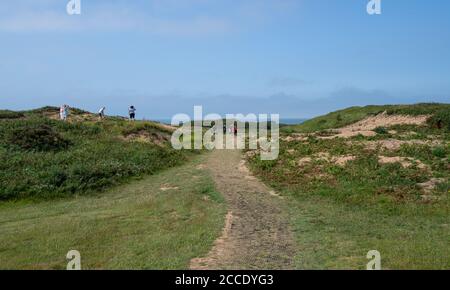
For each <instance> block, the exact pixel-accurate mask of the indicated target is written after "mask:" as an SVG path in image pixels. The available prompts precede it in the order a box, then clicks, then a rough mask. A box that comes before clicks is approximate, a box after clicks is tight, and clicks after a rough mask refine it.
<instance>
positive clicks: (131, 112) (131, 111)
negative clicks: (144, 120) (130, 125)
mask: <svg viewBox="0 0 450 290" xmlns="http://www.w3.org/2000/svg"><path fill="white" fill-rule="evenodd" d="M128 114H129V115H130V120H132V121H134V120H135V118H136V108H135V107H134V106H130V108H129V109H128Z"/></svg>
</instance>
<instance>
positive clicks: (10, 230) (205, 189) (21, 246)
mask: <svg viewBox="0 0 450 290" xmlns="http://www.w3.org/2000/svg"><path fill="white" fill-rule="evenodd" d="M202 158H204V157H203V156H197V157H195V160H193V161H192V162H189V164H186V165H183V166H180V167H176V168H172V169H169V170H166V171H163V172H161V173H158V174H156V175H153V176H150V177H146V178H144V179H142V180H139V181H133V182H131V183H130V184H127V185H124V186H119V187H116V188H114V189H110V190H108V191H107V192H104V193H102V194H95V195H90V196H80V197H76V198H66V199H58V200H52V201H41V202H38V203H36V202H29V201H20V202H3V203H0V233H1V235H0V261H1V262H0V268H2V269H65V267H66V265H67V262H68V261H67V260H66V258H65V256H66V254H67V252H68V251H69V250H78V251H79V252H80V253H81V264H82V268H83V269H186V268H187V267H188V264H189V261H190V259H192V258H194V257H200V256H203V255H205V254H206V253H208V251H209V250H210V248H211V246H212V244H213V241H214V240H215V239H216V237H217V236H218V235H219V234H220V231H221V229H222V227H223V216H224V214H225V212H226V210H225V204H224V201H223V198H222V197H221V195H220V194H219V193H218V192H217V191H216V190H215V188H214V184H213V182H212V180H211V178H210V176H209V175H208V173H207V172H206V171H204V170H201V169H198V168H197V165H198V164H199V162H201V161H202ZM164 187H165V188H172V189H168V190H166V191H163V190H161V188H164Z"/></svg>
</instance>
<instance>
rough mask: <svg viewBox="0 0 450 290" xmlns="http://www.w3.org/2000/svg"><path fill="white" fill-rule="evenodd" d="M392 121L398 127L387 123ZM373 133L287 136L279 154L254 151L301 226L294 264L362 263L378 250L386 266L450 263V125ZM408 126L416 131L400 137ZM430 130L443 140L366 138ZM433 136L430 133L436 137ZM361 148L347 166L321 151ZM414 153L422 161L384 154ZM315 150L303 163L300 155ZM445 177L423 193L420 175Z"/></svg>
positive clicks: (256, 167) (421, 134)
mask: <svg viewBox="0 0 450 290" xmlns="http://www.w3.org/2000/svg"><path fill="white" fill-rule="evenodd" d="M389 129H392V128H389ZM394 129H395V130H397V131H398V132H397V133H395V134H393V135H392V134H385V133H386V131H387V130H386V129H383V130H381V129H380V130H378V131H379V132H381V133H383V134H380V135H377V136H375V137H362V136H356V137H353V138H350V139H341V138H338V139H333V140H321V139H318V138H315V137H310V138H309V139H308V141H291V142H284V141H282V142H281V148H280V155H279V158H278V160H275V161H261V160H259V159H258V158H257V157H253V158H250V160H249V161H250V164H251V167H252V170H253V171H254V172H255V173H256V174H257V175H258V176H259V177H260V178H261V179H262V180H264V181H265V182H266V183H268V184H269V185H270V186H272V187H274V188H275V189H277V190H278V191H280V192H281V194H282V195H283V196H285V197H286V200H287V202H288V204H289V205H290V216H291V219H292V224H293V227H294V229H295V232H296V239H297V242H298V247H299V251H298V255H297V256H296V258H295V259H296V260H295V261H296V266H297V267H298V268H303V269H305V268H306V269H324V268H327V269H364V268H365V265H366V264H367V262H368V260H367V259H366V258H365V256H366V254H367V252H368V251H370V250H378V251H380V253H381V257H382V264H383V265H382V266H383V268H385V269H448V268H449V267H450V247H449V246H448V245H450V223H449V221H450V220H449V212H450V183H449V178H450V167H449V164H450V144H449V140H450V132H449V131H447V130H446V129H445V128H443V129H441V130H438V129H436V128H433V127H428V126H396V127H395V128H394ZM406 132H415V134H413V135H412V136H414V137H411V136H408V137H404V138H400V135H403V134H404V133H406ZM397 137H399V139H404V140H412V139H419V140H421V141H426V140H427V139H428V138H429V137H433V139H436V138H437V139H438V140H441V142H442V143H441V145H437V144H436V145H431V144H415V145H413V144H403V145H402V146H401V147H400V148H399V149H396V150H386V149H383V148H379V147H378V148H373V149H368V148H367V146H366V144H365V142H367V141H374V140H383V139H391V138H397ZM430 140H431V139H430ZM324 152H327V153H329V154H330V156H335V157H336V156H348V155H351V156H355V158H356V159H355V160H353V161H349V162H348V163H347V164H346V165H345V166H338V165H336V164H334V163H333V162H330V161H326V160H321V159H320V158H317V157H315V156H318V155H320V154H321V153H322V154H323V153H324ZM379 155H384V156H400V157H411V158H413V159H415V160H419V161H421V162H422V163H423V164H425V165H426V166H427V167H428V168H429V169H422V168H420V167H419V166H418V165H417V164H414V162H413V164H412V166H410V167H407V168H404V167H402V166H401V165H400V164H399V163H394V164H380V163H379V162H378V156H379ZM307 157H309V158H312V160H311V162H306V163H303V164H302V165H299V160H302V159H303V158H307ZM432 178H442V179H443V180H444V181H443V182H442V183H440V184H439V185H438V186H436V188H435V189H434V190H432V192H430V193H428V194H427V196H429V197H432V198H431V199H426V198H424V192H423V190H422V189H421V187H420V186H419V185H418V184H419V183H423V182H427V181H429V180H430V179H432Z"/></svg>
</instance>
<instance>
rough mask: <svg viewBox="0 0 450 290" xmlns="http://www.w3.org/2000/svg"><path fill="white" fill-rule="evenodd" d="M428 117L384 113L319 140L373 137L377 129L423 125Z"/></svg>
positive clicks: (337, 130)
mask: <svg viewBox="0 0 450 290" xmlns="http://www.w3.org/2000/svg"><path fill="white" fill-rule="evenodd" d="M429 117H430V116H429V115H419V116H409V115H388V114H387V113H386V112H384V113H382V114H378V115H376V116H370V117H367V118H365V119H364V120H361V121H359V122H356V123H354V124H351V125H349V126H346V127H344V128H340V129H333V131H335V132H336V133H337V134H336V135H333V136H325V137H319V138H321V139H333V138H350V137H353V136H357V135H363V136H366V137H370V136H375V135H376V133H375V132H374V131H373V130H375V129H376V128H378V127H390V126H394V125H423V124H425V123H426V121H427V119H428V118H429Z"/></svg>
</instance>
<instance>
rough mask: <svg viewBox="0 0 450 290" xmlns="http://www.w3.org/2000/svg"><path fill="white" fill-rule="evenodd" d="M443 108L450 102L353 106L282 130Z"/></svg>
mask: <svg viewBox="0 0 450 290" xmlns="http://www.w3.org/2000/svg"><path fill="white" fill-rule="evenodd" d="M441 110H446V111H450V104H433V103H431V104H415V105H384V106H366V107H351V108H347V109H344V110H339V111H336V112H332V113H329V114H327V115H324V116H320V117H316V118H313V119H311V120H308V121H305V122H304V123H302V124H300V125H293V126H286V127H283V128H282V131H283V132H286V133H293V132H301V133H309V132H315V131H321V130H326V129H333V128H340V127H344V126H347V125H350V124H353V123H355V122H358V121H360V120H362V119H364V118H366V117H368V116H371V115H377V114H380V113H382V112H384V111H387V113H388V114H404V115H432V114H434V113H436V112H438V111H441Z"/></svg>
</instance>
